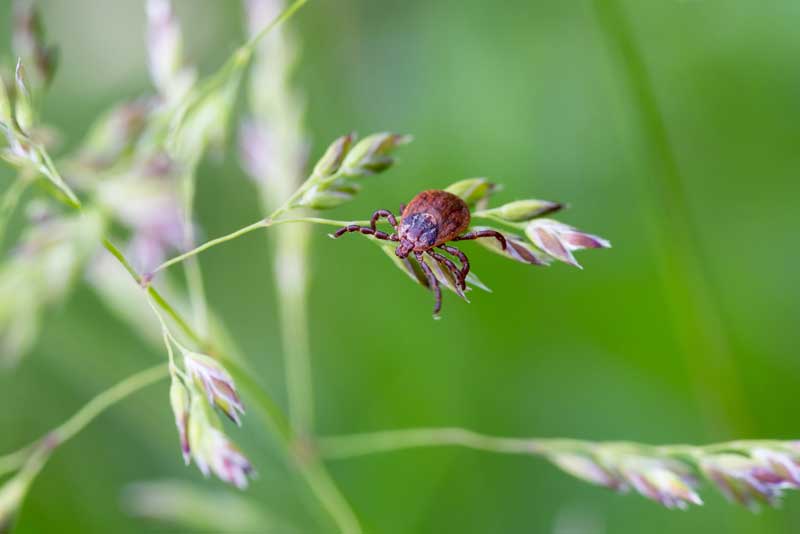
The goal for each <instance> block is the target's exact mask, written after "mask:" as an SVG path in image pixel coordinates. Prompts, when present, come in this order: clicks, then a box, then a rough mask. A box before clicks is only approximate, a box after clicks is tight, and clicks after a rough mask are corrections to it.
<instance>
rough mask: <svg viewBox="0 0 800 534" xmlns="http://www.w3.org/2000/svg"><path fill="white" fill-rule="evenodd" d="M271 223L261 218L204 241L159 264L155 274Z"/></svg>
mask: <svg viewBox="0 0 800 534" xmlns="http://www.w3.org/2000/svg"><path fill="white" fill-rule="evenodd" d="M269 225H270V222H269V221H268V220H261V221H258V222H255V223H253V224H251V225H248V226H245V227H244V228H240V229H238V230H236V231H235V232H231V233H230V234H227V235H224V236H222V237H218V238H216V239H212V240H211V241H207V242H205V243H203V244H202V245H200V246H198V247H197V248H194V249H192V250H190V251H188V252H185V253H183V254H181V255H179V256H175V257H174V258H171V259H169V260H167V261H165V262H164V263H162V264H161V265H159V266H158V267H156V268H155V269H153V274H155V273H157V272H159V271H163V270H164V269H167V268H169V267H171V266H172V265H175V264H176V263H180V262H182V261H184V260H186V259H188V258H191V257H192V256H196V255H197V254H200V253H201V252H203V251H205V250H208V249H210V248H212V247H215V246H217V245H221V244H222V243H226V242H228V241H231V240H233V239H236V238H237V237H241V236H243V235H245V234H249V233H250V232H252V231H254V230H258V229H259V228H266V227H267V226H269Z"/></svg>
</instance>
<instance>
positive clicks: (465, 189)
mask: <svg viewBox="0 0 800 534" xmlns="http://www.w3.org/2000/svg"><path fill="white" fill-rule="evenodd" d="M495 189H496V186H495V184H493V183H491V182H490V181H489V180H487V179H486V178H468V179H466V180H461V181H460V182H456V183H454V184H450V185H449V186H447V187H446V188H445V191H447V192H448V193H453V194H454V195H456V196H458V197H460V198H461V200H463V201H464V202H466V203H467V205H468V206H470V207H472V206H480V205H482V204H485V203H486V202H487V201H488V200H489V196H490V195H491V194H492V192H493V191H494V190H495Z"/></svg>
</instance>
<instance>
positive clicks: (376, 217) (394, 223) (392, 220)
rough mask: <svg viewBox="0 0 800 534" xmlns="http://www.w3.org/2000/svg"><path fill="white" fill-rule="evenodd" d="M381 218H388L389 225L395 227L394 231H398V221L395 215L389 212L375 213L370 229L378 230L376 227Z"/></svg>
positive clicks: (370, 222) (380, 211)
mask: <svg viewBox="0 0 800 534" xmlns="http://www.w3.org/2000/svg"><path fill="white" fill-rule="evenodd" d="M381 217H386V219H387V220H388V221H389V224H391V225H392V226H393V227H394V229H395V230H397V219H395V218H394V214H393V213H392V212H391V211H389V210H378V211H376V212H375V213H373V214H372V219H370V221H369V226H370V228H372V229H373V230H377V228H376V227H375V225H376V224H377V223H378V220H379V219H380V218H381Z"/></svg>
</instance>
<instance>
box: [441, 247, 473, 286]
mask: <svg viewBox="0 0 800 534" xmlns="http://www.w3.org/2000/svg"><path fill="white" fill-rule="evenodd" d="M439 248H440V249H442V250H444V251H445V252H447V253H448V254H452V255H453V256H455V257H456V258H458V261H460V262H461V279H462V280H463V281H464V285H463V287H464V289H466V285H467V275H468V274H469V260H468V259H467V255H466V254H464V253H463V252H461V251H460V250H458V249H457V248H456V247H451V246H450V245H439Z"/></svg>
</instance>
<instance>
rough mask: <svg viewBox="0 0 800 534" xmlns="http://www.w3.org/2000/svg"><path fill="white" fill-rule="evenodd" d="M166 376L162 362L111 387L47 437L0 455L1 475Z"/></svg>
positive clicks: (66, 439) (67, 437)
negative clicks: (42, 447) (40, 446)
mask: <svg viewBox="0 0 800 534" xmlns="http://www.w3.org/2000/svg"><path fill="white" fill-rule="evenodd" d="M167 375H168V370H167V364H163V363H162V364H160V365H156V366H155V367H151V368H149V369H145V370H144V371H140V372H138V373H135V374H133V375H131V376H129V377H127V378H125V379H123V380H122V381H120V382H118V383H117V384H115V385H113V386H111V387H110V388H108V389H107V390H105V391H103V392H102V393H100V394H99V395H97V396H96V397H94V398H93V399H92V400H90V401H89V402H87V403H86V404H85V405H84V406H83V407H82V408H81V409H80V410H78V411H77V412H76V413H75V414H74V415H73V416H72V417H70V418H69V419H67V420H66V421H65V422H64V423H62V424H61V425H59V426H58V427H56V428H55V429H53V430H51V431H50V432H48V433H47V435H46V436H45V437H44V438H42V439H40V440H38V441H37V442H35V443H32V444H30V445H28V446H26V447H23V448H22V449H20V450H18V451H16V452H13V453H11V454H7V455H5V456H0V476H2V475H4V474H6V473H9V472H11V471H15V470H16V469H18V468H20V467H22V465H23V464H25V463H26V462H27V460H28V458H29V457H30V456H31V454H32V453H33V452H34V451H35V450H36V449H37V446H38V445H39V444H45V445H46V446H47V447H48V448H51V449H52V448H54V447H55V446H57V445H61V444H62V443H64V442H66V441H69V440H70V439H72V438H73V437H75V435H76V434H78V433H79V432H80V431H81V430H83V429H84V428H86V426H87V425H89V423H91V422H92V421H94V420H95V419H96V418H97V416H98V415H100V414H101V413H103V412H104V411H106V410H107V409H109V408H111V407H112V406H114V405H115V404H117V403H118V402H120V401H122V400H124V399H125V398H127V397H129V396H130V395H132V394H134V393H136V392H137V391H139V390H141V389H144V388H145V387H147V386H150V385H152V384H155V383H156V382H158V381H159V380H162V379H164V378H166V377H167Z"/></svg>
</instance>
